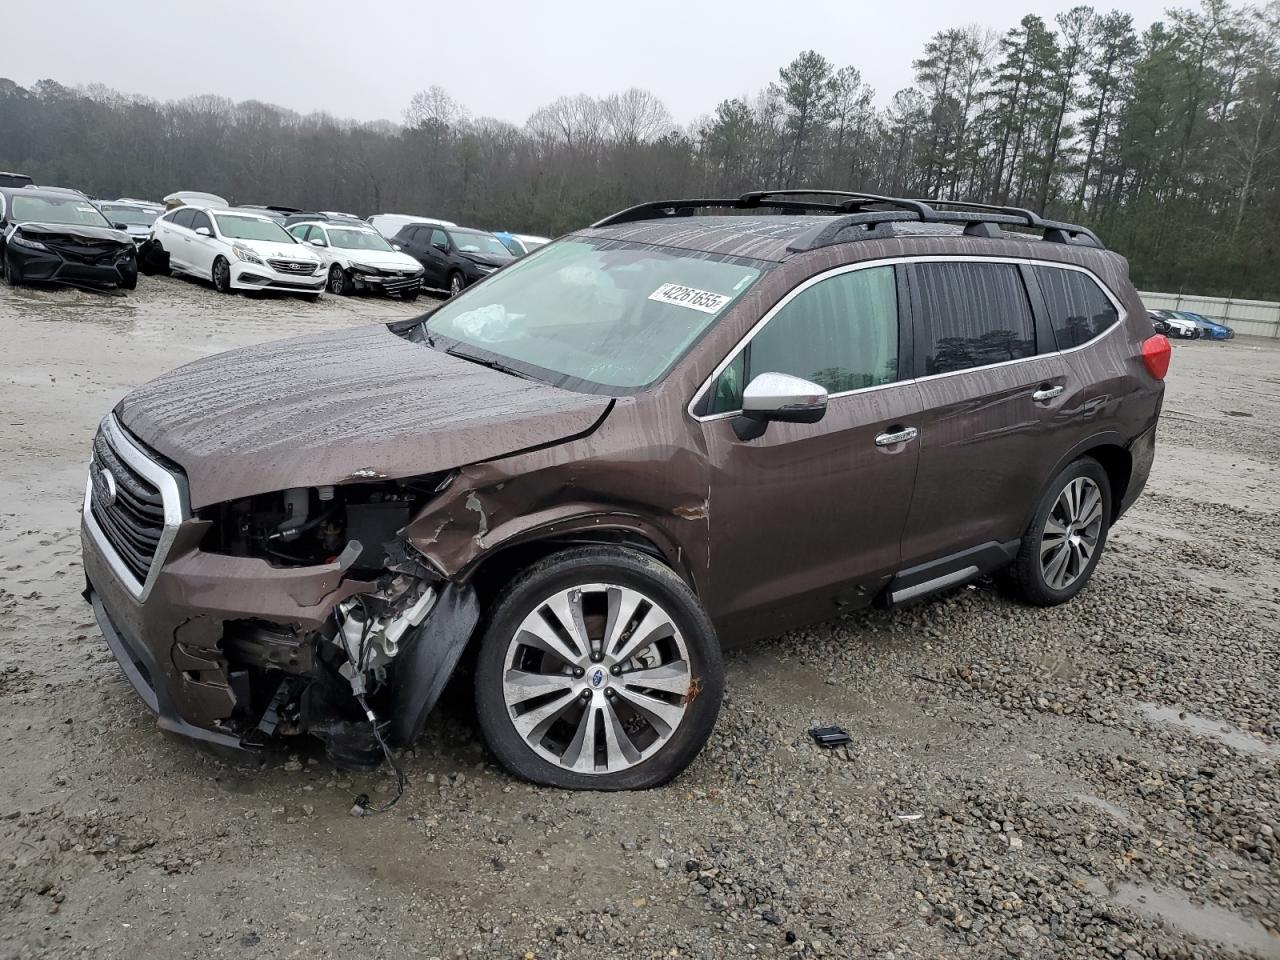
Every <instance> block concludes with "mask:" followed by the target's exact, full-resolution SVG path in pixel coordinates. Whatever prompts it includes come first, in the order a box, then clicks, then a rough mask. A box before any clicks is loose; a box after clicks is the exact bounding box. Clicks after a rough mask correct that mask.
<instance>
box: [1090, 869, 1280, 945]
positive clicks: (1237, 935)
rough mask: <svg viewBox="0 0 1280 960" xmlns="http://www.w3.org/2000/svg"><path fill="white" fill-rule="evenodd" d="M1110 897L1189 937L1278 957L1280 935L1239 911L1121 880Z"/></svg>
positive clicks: (1140, 914)
mask: <svg viewBox="0 0 1280 960" xmlns="http://www.w3.org/2000/svg"><path fill="white" fill-rule="evenodd" d="M1111 898H1112V899H1113V900H1114V901H1115V902H1116V903H1118V904H1120V905H1121V906H1124V907H1128V908H1129V909H1130V910H1132V911H1133V912H1134V913H1136V914H1138V915H1139V916H1143V917H1147V918H1148V919H1151V920H1161V921H1163V922H1165V923H1167V924H1168V925H1169V926H1172V927H1176V928H1177V929H1179V930H1181V931H1183V932H1184V933H1189V934H1191V935H1192V936H1193V937H1198V938H1199V939H1201V940H1207V941H1209V942H1210V943H1218V944H1221V945H1222V946H1224V947H1228V948H1230V949H1232V950H1242V951H1248V952H1250V953H1254V954H1256V955H1258V956H1259V957H1263V958H1264V960H1280V937H1277V936H1272V935H1271V934H1270V933H1269V932H1267V928H1266V927H1264V926H1263V925H1262V924H1260V923H1257V922H1256V921H1253V920H1248V919H1246V918H1244V917H1242V916H1240V915H1239V914H1236V913H1232V912H1231V911H1230V910H1227V909H1225V908H1223V907H1219V906H1215V905H1213V904H1197V903H1192V902H1191V901H1190V900H1188V899H1187V898H1186V897H1183V896H1181V895H1179V894H1177V893H1174V892H1173V891H1165V890H1154V889H1152V888H1150V887H1139V886H1136V885H1134V884H1130V883H1126V884H1122V885H1121V886H1120V887H1119V888H1118V889H1117V890H1116V892H1115V893H1113V894H1112V895H1111Z"/></svg>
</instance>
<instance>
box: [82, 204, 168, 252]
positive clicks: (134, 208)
mask: <svg viewBox="0 0 1280 960" xmlns="http://www.w3.org/2000/svg"><path fill="white" fill-rule="evenodd" d="M98 209H99V210H101V211H102V215H103V216H104V217H106V218H107V219H108V220H110V221H111V222H112V224H113V225H114V226H115V227H116V228H117V229H121V228H123V229H124V232H125V233H127V234H129V236H130V237H131V238H132V239H133V242H134V243H136V244H141V243H143V242H145V241H146V240H147V239H148V238H149V237H150V236H151V225H152V224H154V223H155V222H156V217H158V216H160V214H162V213H164V207H162V206H161V205H160V204H158V203H146V202H143V201H140V200H104V201H102V202H101V203H99V204H98Z"/></svg>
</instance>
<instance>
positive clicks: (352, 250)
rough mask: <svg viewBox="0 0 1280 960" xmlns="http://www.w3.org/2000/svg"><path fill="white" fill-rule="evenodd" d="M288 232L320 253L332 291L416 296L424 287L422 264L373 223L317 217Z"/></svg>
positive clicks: (410, 298) (401, 296)
mask: <svg viewBox="0 0 1280 960" xmlns="http://www.w3.org/2000/svg"><path fill="white" fill-rule="evenodd" d="M289 232H290V233H292V234H293V235H294V236H295V237H296V238H297V239H298V240H299V241H300V242H302V243H304V244H307V245H309V246H310V247H311V248H312V249H313V250H314V251H315V252H316V253H317V254H319V255H320V258H321V260H323V261H324V269H325V277H326V279H327V281H328V285H329V292H330V293H337V294H350V293H354V292H355V291H357V290H381V291H382V292H383V293H388V294H392V295H394V296H399V297H400V298H401V299H403V300H413V299H415V298H416V297H417V296H418V291H419V290H421V289H422V272H423V271H422V264H420V263H418V261H417V260H415V259H413V257H411V256H409V255H408V254H407V253H401V252H400V249H399V247H395V246H393V245H392V244H390V243H388V242H387V241H386V240H385V239H383V237H382V235H381V234H380V233H378V231H376V230H374V229H373V228H372V227H357V226H353V225H351V224H349V223H345V222H340V223H329V222H326V221H322V220H316V221H312V222H310V223H295V224H294V225H293V226H291V227H290V228H289Z"/></svg>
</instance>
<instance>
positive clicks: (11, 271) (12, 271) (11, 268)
mask: <svg viewBox="0 0 1280 960" xmlns="http://www.w3.org/2000/svg"><path fill="white" fill-rule="evenodd" d="M0 266H3V268H4V279H5V281H6V282H7V283H8V284H9V286H11V287H16V286H18V284H20V283H22V275H21V274H20V273H19V272H18V267H17V266H16V265H15V264H14V262H13V260H11V259H10V258H9V255H8V254H7V253H6V254H5V255H4V262H3V264H0Z"/></svg>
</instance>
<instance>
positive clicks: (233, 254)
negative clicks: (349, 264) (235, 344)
mask: <svg viewBox="0 0 1280 960" xmlns="http://www.w3.org/2000/svg"><path fill="white" fill-rule="evenodd" d="M151 237H152V239H153V240H155V241H156V242H157V243H158V244H159V245H160V247H161V249H163V250H164V252H165V253H167V254H168V255H169V269H171V270H174V271H176V272H178V273H185V274H188V275H189V276H192V277H198V278H199V279H201V280H211V281H212V282H213V286H214V289H215V290H217V291H218V292H219V293H230V292H231V291H232V290H279V291H282V292H285V293H301V294H307V295H309V296H311V297H313V298H314V297H319V296H320V294H321V293H322V292H324V284H325V275H324V271H323V269H322V264H321V261H320V258H319V257H318V256H317V255H316V254H315V253H314V252H313V249H312V248H311V247H308V246H304V245H303V244H301V243H299V242H298V241H297V240H296V239H295V238H294V237H292V236H290V235H289V233H288V232H287V231H286V230H285V229H284V228H283V227H282V226H280V224H278V223H276V221H274V220H272V219H271V218H270V217H264V216H261V215H259V214H256V213H249V212H248V211H245V210H228V209H226V208H223V207H206V206H198V205H189V206H182V207H178V208H177V209H176V210H170V211H169V212H168V213H166V214H165V215H164V216H162V217H159V218H157V220H156V222H155V223H154V224H153V225H152V228H151Z"/></svg>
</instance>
